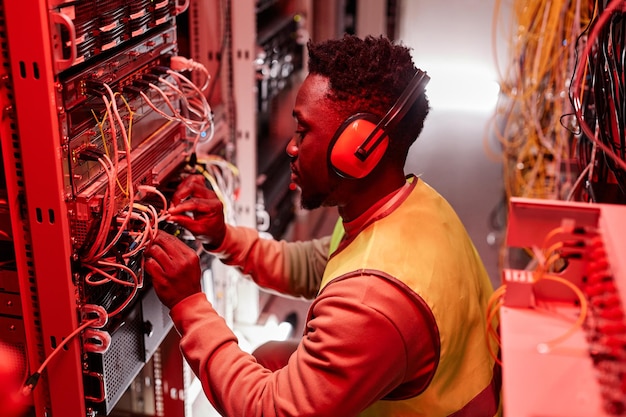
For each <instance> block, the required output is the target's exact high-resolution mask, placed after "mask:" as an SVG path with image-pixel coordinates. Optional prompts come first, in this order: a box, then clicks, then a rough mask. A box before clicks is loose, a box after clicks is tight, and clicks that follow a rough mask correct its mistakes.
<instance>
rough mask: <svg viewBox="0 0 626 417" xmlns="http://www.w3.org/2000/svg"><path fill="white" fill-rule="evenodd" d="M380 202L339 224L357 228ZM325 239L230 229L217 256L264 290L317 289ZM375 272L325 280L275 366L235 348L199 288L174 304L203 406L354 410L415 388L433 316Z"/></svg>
mask: <svg viewBox="0 0 626 417" xmlns="http://www.w3.org/2000/svg"><path fill="white" fill-rule="evenodd" d="M384 203H385V201H381V202H380V203H379V204H378V205H376V206H375V207H372V209H370V210H369V211H368V212H367V213H365V214H364V215H362V216H361V217H360V218H359V219H357V220H355V221H354V222H351V223H349V224H345V225H344V226H345V228H346V233H347V234H349V233H351V231H357V230H359V229H360V226H361V225H362V224H365V223H366V222H367V221H368V220H369V219H370V218H371V217H372V216H375V214H376V212H377V210H378V209H379V208H380V207H381V206H382V205H383V204H384ZM328 248H329V239H328V238H324V239H319V240H313V241H310V242H294V243H287V242H284V241H280V242H278V241H272V240H266V239H261V238H259V237H258V234H257V233H256V231H254V230H252V229H246V228H236V227H228V230H227V235H226V239H225V241H224V243H223V244H222V246H221V247H220V248H218V250H217V253H218V255H219V256H221V257H222V258H223V260H224V262H226V263H228V264H231V265H237V266H239V267H240V268H241V270H242V272H243V273H245V274H252V273H253V272H254V275H253V276H254V279H255V281H256V282H257V283H258V284H259V285H261V286H263V287H267V288H271V289H274V290H277V291H279V292H283V293H287V294H290V295H295V296H303V297H307V298H312V297H315V296H316V295H317V291H318V289H319V284H320V279H321V276H322V272H323V270H324V267H325V265H326V259H327V256H328ZM405 291H406V290H404V289H401V288H400V287H398V286H396V285H394V284H392V283H391V282H389V281H387V280H385V279H381V278H379V277H376V276H370V275H361V276H358V277H353V278H350V279H344V280H340V281H338V282H334V283H332V284H331V285H328V286H326V287H325V288H324V290H323V291H322V292H321V293H320V294H319V295H318V296H317V298H316V300H315V302H314V303H313V304H312V306H311V310H310V312H309V320H308V321H307V323H306V329H307V331H306V335H305V337H303V339H302V340H301V342H300V344H299V346H298V348H297V350H296V352H295V353H294V354H293V355H292V356H291V358H290V360H289V363H288V365H287V366H285V367H284V368H281V369H279V370H277V371H275V372H271V371H269V370H268V369H265V368H263V367H262V366H261V365H259V364H258V363H257V362H256V360H255V359H254V358H253V357H252V356H251V355H250V354H247V353H245V352H243V351H242V350H241V349H240V348H239V346H238V344H237V339H236V337H235V335H234V334H233V332H232V331H231V330H230V329H229V327H228V326H227V325H226V323H225V322H224V320H223V319H222V318H221V317H219V315H218V314H217V313H216V312H215V311H214V309H213V308H212V306H211V305H210V303H209V302H208V301H207V299H206V297H205V296H204V295H203V294H196V295H193V296H191V297H188V298H186V299H185V300H183V301H181V302H180V303H178V304H177V305H176V306H174V307H173V308H172V311H171V316H172V318H173V320H174V324H175V326H176V328H177V329H178V331H179V332H180V333H181V335H182V341H181V349H182V351H183V354H184V355H185V357H186V359H187V360H188V362H189V364H190V366H191V367H192V369H193V370H194V372H195V373H196V375H197V376H198V377H199V379H200V380H201V382H202V385H203V387H204V391H205V393H206V394H207V396H208V398H209V400H210V401H211V403H212V404H213V405H214V406H215V408H216V409H217V410H218V411H219V412H220V413H222V414H223V415H225V416H318V417H319V416H334V417H337V416H341V417H344V416H346V417H347V416H354V415H357V414H358V413H359V412H360V411H362V410H363V409H365V408H367V407H368V406H369V405H371V404H372V403H373V402H375V401H377V400H379V399H381V398H383V397H385V396H386V395H388V394H389V393H390V392H391V391H392V390H393V389H394V388H395V387H397V386H398V385H400V384H402V383H403V382H406V381H414V382H412V384H411V385H412V387H413V389H412V390H411V391H415V392H419V391H420V390H421V389H422V388H423V387H424V386H425V385H426V384H427V383H428V381H429V380H430V378H431V377H432V374H433V372H434V370H435V366H436V365H435V364H436V360H437V352H438V347H439V345H438V343H439V341H438V339H437V338H435V337H433V331H432V329H433V328H434V326H435V323H434V322H433V320H432V316H431V315H430V314H424V312H425V310H424V306H423V305H416V303H415V301H414V296H413V297H411V296H410V295H409V294H407V293H406V292H405Z"/></svg>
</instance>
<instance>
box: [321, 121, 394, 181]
mask: <svg viewBox="0 0 626 417" xmlns="http://www.w3.org/2000/svg"><path fill="white" fill-rule="evenodd" d="M379 120H380V118H379V117H378V116H376V115H374V114H370V113H358V114H355V115H353V116H350V117H349V118H348V119H346V121H345V122H343V123H342V125H341V126H340V127H339V129H337V132H336V133H335V136H334V137H333V140H332V141H331V144H330V148H329V153H328V154H329V163H330V166H331V167H333V169H334V170H335V172H337V174H339V175H340V176H342V177H345V178H363V177H365V176H367V175H368V174H369V173H370V172H372V170H373V169H374V168H375V167H376V165H378V162H380V160H381V159H382V157H383V155H384V154H385V151H386V150H387V146H388V145H389V138H388V137H387V136H386V135H385V133H384V131H382V130H381V131H380V133H379V135H385V137H384V138H383V140H382V142H381V143H380V144H379V145H378V146H377V147H376V148H375V149H373V150H372V152H371V153H370V155H369V156H368V157H367V158H365V160H364V161H362V160H360V159H359V158H358V157H357V156H356V152H357V150H358V149H359V148H360V147H361V146H362V145H363V142H365V140H366V139H367V138H368V137H369V135H370V134H371V133H372V132H373V131H374V129H375V128H376V125H377V123H378V121H379ZM375 139H376V138H375Z"/></svg>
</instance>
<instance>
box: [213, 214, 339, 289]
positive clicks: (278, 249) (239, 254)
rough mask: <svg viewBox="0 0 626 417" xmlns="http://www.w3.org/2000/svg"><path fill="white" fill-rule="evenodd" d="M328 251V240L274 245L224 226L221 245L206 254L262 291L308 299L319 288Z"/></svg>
mask: <svg viewBox="0 0 626 417" xmlns="http://www.w3.org/2000/svg"><path fill="white" fill-rule="evenodd" d="M329 247H330V237H324V238H321V239H313V240H310V241H306V242H287V241H284V240H280V241H277V240H272V239H265V238H262V237H260V236H259V233H258V232H257V231H256V230H254V229H252V228H246V227H236V226H231V225H228V226H227V228H226V236H225V238H224V241H223V242H222V244H221V245H220V246H219V247H217V248H215V249H208V250H209V252H211V253H213V254H214V255H216V256H217V257H218V258H220V259H221V260H222V262H224V263H225V264H228V265H231V266H236V267H238V268H239V270H240V271H241V272H242V273H243V274H245V275H248V276H250V277H251V278H252V279H253V280H254V282H256V283H257V284H258V285H259V286H261V287H263V288H268V289H272V290H275V291H278V292H280V293H283V294H287V295H291V296H295V297H304V298H309V299H311V298H313V297H315V295H316V294H317V291H318V289H319V287H320V282H321V280H322V275H323V273H324V268H325V266H326V262H327V259H328V250H329Z"/></svg>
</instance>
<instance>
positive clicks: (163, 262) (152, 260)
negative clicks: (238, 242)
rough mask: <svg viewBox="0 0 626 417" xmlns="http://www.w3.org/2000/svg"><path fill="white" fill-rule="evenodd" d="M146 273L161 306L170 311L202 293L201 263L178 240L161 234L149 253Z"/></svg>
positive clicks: (147, 253) (159, 233)
mask: <svg viewBox="0 0 626 417" xmlns="http://www.w3.org/2000/svg"><path fill="white" fill-rule="evenodd" d="M144 266H145V270H146V273H148V274H149V275H150V276H151V277H152V285H153V286H154V290H155V291H156V294H157V296H158V297H159V299H160V300H161V302H162V303H163V304H164V305H165V306H166V307H167V308H169V309H171V308H172V307H174V306H175V305H176V304H178V303H179V302H180V301H181V300H183V299H184V298H187V297H188V296H190V295H193V294H196V293H199V292H201V291H202V285H201V284H200V277H201V271H200V260H199V259H198V255H197V254H196V252H195V251H194V250H193V249H191V248H190V247H189V246H187V245H185V243H183V242H182V241H181V240H179V239H178V238H176V237H174V236H172V235H170V234H168V233H166V232H163V231H159V232H158V234H157V236H156V238H155V239H154V240H153V241H152V244H151V245H150V247H149V248H148V249H147V250H146V252H145V264H144Z"/></svg>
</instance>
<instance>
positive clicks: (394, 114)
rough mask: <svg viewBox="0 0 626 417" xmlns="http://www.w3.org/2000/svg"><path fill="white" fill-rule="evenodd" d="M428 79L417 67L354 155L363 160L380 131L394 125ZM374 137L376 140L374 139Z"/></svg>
mask: <svg viewBox="0 0 626 417" xmlns="http://www.w3.org/2000/svg"><path fill="white" fill-rule="evenodd" d="M429 81H430V77H429V76H428V75H427V74H426V73H425V72H424V71H422V70H420V69H418V70H417V72H416V73H415V75H413V78H411V81H409V85H408V86H407V87H406V88H405V89H404V91H403V92H402V94H401V95H400V97H398V100H396V102H395V103H394V104H393V106H391V108H390V109H389V111H388V112H387V114H385V116H384V117H383V118H382V119H381V120H380V122H378V124H377V125H376V127H375V128H374V130H372V133H370V134H369V136H368V137H367V139H365V141H364V142H363V143H362V144H361V145H360V146H359V147H358V148H357V150H356V152H355V153H354V155H355V156H356V157H357V158H359V159H360V160H361V161H365V160H366V159H367V157H368V156H369V155H370V154H371V153H372V152H373V151H374V149H376V147H377V146H378V145H380V142H381V141H382V140H383V138H384V136H385V135H382V134H380V133H382V132H388V131H389V130H390V129H392V128H393V127H395V126H396V125H397V124H398V123H399V122H400V121H401V120H402V118H403V117H404V116H405V115H406V113H407V112H408V111H409V109H410V108H411V106H412V105H413V103H415V102H416V101H417V99H418V98H419V96H420V95H421V94H422V93H423V92H424V89H425V88H426V84H428V82H429ZM374 138H376V140H374Z"/></svg>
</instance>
